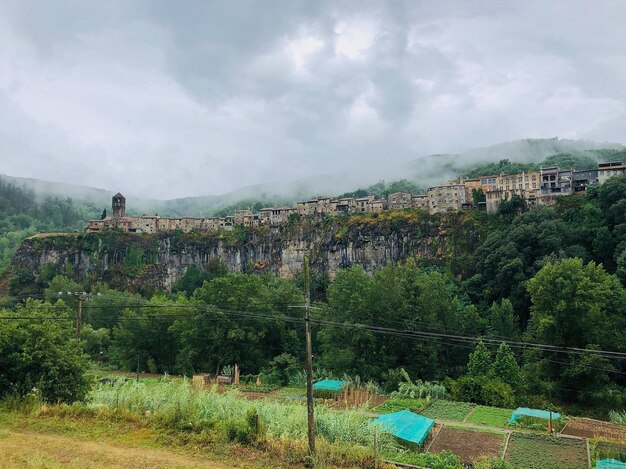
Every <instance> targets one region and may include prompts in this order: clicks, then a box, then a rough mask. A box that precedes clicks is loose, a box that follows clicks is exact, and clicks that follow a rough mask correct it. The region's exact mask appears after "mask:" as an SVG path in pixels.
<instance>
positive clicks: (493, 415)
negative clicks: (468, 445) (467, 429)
mask: <svg viewBox="0 0 626 469" xmlns="http://www.w3.org/2000/svg"><path fill="white" fill-rule="evenodd" d="M512 412H513V410H511V409H501V408H499V407H489V406H483V405H478V406H476V407H475V408H474V409H473V410H472V412H471V413H470V414H469V415H468V416H467V418H466V419H465V421H466V422H468V423H476V424H478V425H486V426H488V427H504V428H506V427H507V425H508V423H507V421H508V419H509V418H510V417H511V413H512Z"/></svg>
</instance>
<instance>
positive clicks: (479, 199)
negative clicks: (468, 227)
mask: <svg viewBox="0 0 626 469" xmlns="http://www.w3.org/2000/svg"><path fill="white" fill-rule="evenodd" d="M486 201H487V196H486V195H485V193H484V192H483V190H482V189H481V188H478V189H472V203H473V205H474V208H478V207H479V205H480V204H481V203H483V202H486Z"/></svg>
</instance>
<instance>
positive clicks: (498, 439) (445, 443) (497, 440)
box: [430, 425, 505, 464]
mask: <svg viewBox="0 0 626 469" xmlns="http://www.w3.org/2000/svg"><path fill="white" fill-rule="evenodd" d="M504 437H505V435H504V434H501V435H499V434H497V433H487V432H477V431H472V430H462V429H459V428H450V427H448V426H445V425H444V426H443V428H442V429H441V430H440V431H439V435H438V436H437V438H436V439H435V441H434V442H433V444H432V445H431V446H430V452H432V453H439V452H440V451H444V450H446V451H451V452H453V453H454V454H457V455H458V456H459V457H460V458H461V460H462V461H463V462H464V463H465V464H471V463H472V462H473V461H474V460H476V459H478V458H479V457H481V456H487V457H489V458H497V457H499V456H500V449H501V446H502V443H503V441H504Z"/></svg>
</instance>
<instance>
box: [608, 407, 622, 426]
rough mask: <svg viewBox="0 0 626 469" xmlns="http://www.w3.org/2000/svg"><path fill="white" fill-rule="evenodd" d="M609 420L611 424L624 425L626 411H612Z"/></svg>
mask: <svg viewBox="0 0 626 469" xmlns="http://www.w3.org/2000/svg"><path fill="white" fill-rule="evenodd" d="M609 419H610V420H611V422H613V423H617V424H619V425H626V410H612V411H610V412H609Z"/></svg>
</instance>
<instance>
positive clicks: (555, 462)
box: [505, 432, 588, 469]
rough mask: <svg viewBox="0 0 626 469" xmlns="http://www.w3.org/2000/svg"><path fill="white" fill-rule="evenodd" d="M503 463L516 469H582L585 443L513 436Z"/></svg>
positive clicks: (562, 439) (585, 451) (546, 437)
mask: <svg viewBox="0 0 626 469" xmlns="http://www.w3.org/2000/svg"><path fill="white" fill-rule="evenodd" d="M505 459H506V460H507V461H509V462H511V463H512V464H513V465H514V466H515V467H516V468H519V469H546V468H554V469H579V468H580V469H585V468H587V467H588V462H587V448H586V445H585V442H584V440H579V439H573V438H555V437H549V436H543V435H537V434H533V433H517V432H516V433H513V434H512V435H511V440H510V441H509V446H508V448H507V452H506V456H505Z"/></svg>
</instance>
